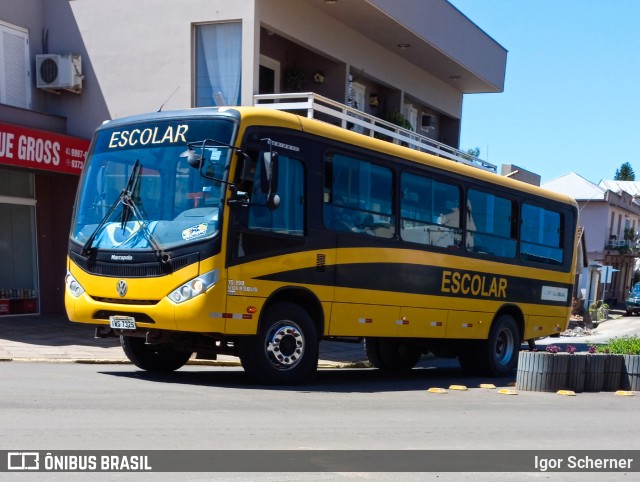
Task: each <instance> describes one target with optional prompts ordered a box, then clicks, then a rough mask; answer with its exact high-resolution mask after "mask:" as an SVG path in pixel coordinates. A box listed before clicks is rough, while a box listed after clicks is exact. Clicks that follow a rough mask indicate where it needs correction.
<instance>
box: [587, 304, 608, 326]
mask: <svg viewBox="0 0 640 482" xmlns="http://www.w3.org/2000/svg"><path fill="white" fill-rule="evenodd" d="M589 314H590V315H591V320H592V321H605V320H606V319H607V318H608V317H609V305H608V304H606V303H604V302H603V301H602V300H598V301H595V302H593V303H591V305H590V306H589Z"/></svg>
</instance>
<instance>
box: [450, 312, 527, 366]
mask: <svg viewBox="0 0 640 482" xmlns="http://www.w3.org/2000/svg"><path fill="white" fill-rule="evenodd" d="M520 342H521V335H520V328H519V327H518V323H517V322H516V320H515V319H514V318H513V317H512V316H511V315H502V316H500V317H499V318H498V319H497V320H496V321H495V322H494V323H493V325H491V330H490V331H489V337H488V338H487V339H486V340H482V341H471V342H469V343H467V344H465V346H464V348H463V349H462V350H461V351H460V353H459V356H458V358H459V360H460V365H461V366H462V369H463V370H464V371H465V372H467V373H469V374H471V375H486V376H492V377H504V376H508V375H510V374H511V373H512V372H513V370H514V369H515V368H516V366H517V364H518V352H519V350H520Z"/></svg>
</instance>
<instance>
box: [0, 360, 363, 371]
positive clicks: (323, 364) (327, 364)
mask: <svg viewBox="0 0 640 482" xmlns="http://www.w3.org/2000/svg"><path fill="white" fill-rule="evenodd" d="M1 362H18V363H77V364H78V365H131V362H130V361H129V360H114V359H100V358H0V363H1ZM186 364H187V365H192V366H212V367H241V366H242V363H240V362H239V361H232V360H229V361H216V360H189V361H188V362H187V363H186ZM318 368H319V369H335V368H371V364H370V363H369V362H366V361H359V362H332V361H327V360H320V361H319V362H318Z"/></svg>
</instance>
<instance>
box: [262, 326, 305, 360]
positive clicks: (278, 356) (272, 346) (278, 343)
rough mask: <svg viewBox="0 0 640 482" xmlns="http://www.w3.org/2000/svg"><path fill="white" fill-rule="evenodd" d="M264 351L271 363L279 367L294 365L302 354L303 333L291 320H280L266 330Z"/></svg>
mask: <svg viewBox="0 0 640 482" xmlns="http://www.w3.org/2000/svg"><path fill="white" fill-rule="evenodd" d="M265 342H266V343H265V351H266V354H267V357H268V358H269V361H270V362H271V364H272V365H273V366H274V367H276V368H279V369H284V370H286V369H289V368H293V367H294V366H296V365H297V364H298V363H299V362H300V360H301V359H302V356H303V355H304V335H303V333H302V330H301V329H300V327H299V326H298V325H297V324H296V323H294V322H292V321H280V322H278V323H276V324H274V325H273V326H272V327H271V329H270V330H269V331H268V332H267V337H266V339H265Z"/></svg>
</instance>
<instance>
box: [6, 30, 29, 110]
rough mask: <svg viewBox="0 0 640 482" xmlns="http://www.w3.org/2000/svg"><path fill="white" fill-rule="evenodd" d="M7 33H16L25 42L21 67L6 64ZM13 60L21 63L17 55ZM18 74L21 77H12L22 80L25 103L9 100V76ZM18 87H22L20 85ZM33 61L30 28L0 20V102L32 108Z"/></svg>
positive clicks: (15, 80) (17, 80)
mask: <svg viewBox="0 0 640 482" xmlns="http://www.w3.org/2000/svg"><path fill="white" fill-rule="evenodd" d="M5 34H9V35H14V36H16V37H18V38H20V39H22V41H23V42H24V44H23V45H24V49H23V52H24V56H23V58H22V60H23V61H22V66H21V68H19V69H16V68H15V67H14V68H10V66H7V65H5V58H6V55H5V54H6V47H5ZM13 61H15V62H16V64H17V63H20V60H18V58H17V56H16V58H15V59H13ZM10 76H17V77H20V78H16V79H12V80H13V81H14V82H22V84H23V86H22V87H23V88H24V104H17V103H9V102H7V91H8V90H9V87H10V86H9V84H8V82H9V81H10V80H11V79H8V78H7V77H10ZM18 88H20V87H19V86H18ZM31 88H32V87H31V61H30V58H29V30H28V29H26V28H23V27H19V26H18V25H14V24H11V23H8V22H4V21H2V20H0V104H5V105H10V106H13V107H19V108H22V109H31V107H32V103H31V100H32V99H31V97H32V93H31Z"/></svg>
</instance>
